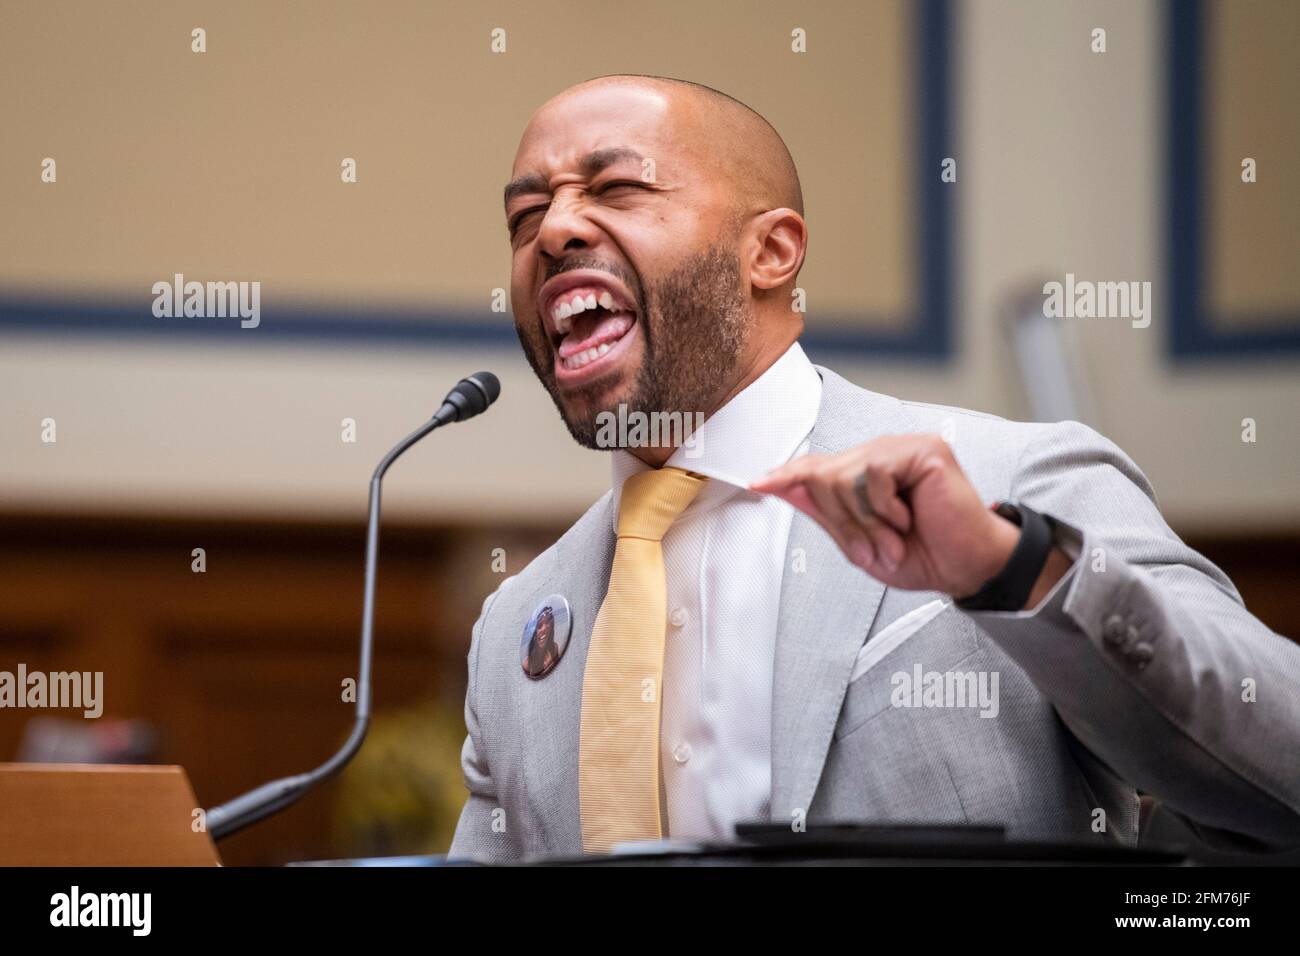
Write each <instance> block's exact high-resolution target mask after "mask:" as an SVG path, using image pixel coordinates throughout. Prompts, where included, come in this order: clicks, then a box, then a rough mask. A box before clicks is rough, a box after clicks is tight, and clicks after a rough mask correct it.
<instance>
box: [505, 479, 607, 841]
mask: <svg viewBox="0 0 1300 956" xmlns="http://www.w3.org/2000/svg"><path fill="white" fill-rule="evenodd" d="M610 507H611V506H610V499H609V497H608V496H606V498H605V499H604V501H603V505H598V506H596V507H593V508H592V509H591V510H590V511H589V512H588V513H587V514H586V515H585V516H584V518H583V519H582V521H581V522H580V525H577V526H575V527H574V528H573V529H572V530H571V532H570V533H569V534H566V535H565V536H564V537H563V538H562V539H561V540H560V541H559V542H558V543H557V544H556V549H555V562H556V566H555V572H554V575H553V576H546V582H545V584H544V585H543V587H544V588H545V590H544V591H541V592H538V593H536V594H532V595H529V596H528V599H527V601H526V602H525V603H524V605H522V607H521V609H520V613H521V623H522V620H526V619H527V617H526V615H528V614H531V613H532V611H533V609H534V608H535V607H536V606H537V604H538V602H540V601H541V600H542V599H544V598H545V597H546V596H547V595H548V594H551V593H560V594H563V595H564V596H565V598H566V599H567V600H568V602H569V611H570V613H571V614H572V616H573V629H572V631H571V632H570V638H569V647H568V649H567V650H566V651H565V654H564V657H563V658H562V659H561V661H560V663H559V664H557V665H556V667H555V670H553V671H552V672H551V673H550V674H548V675H547V676H546V677H544V678H543V679H542V680H540V681H534V682H529V684H531V686H529V684H524V685H521V686H522V692H521V694H520V700H521V712H522V715H523V724H522V730H523V734H524V738H525V754H526V755H527V756H526V757H525V763H524V768H525V769H524V772H525V778H526V780H527V785H528V787H527V789H528V795H527V798H528V802H529V804H530V805H531V806H532V807H533V810H534V813H533V818H534V819H535V820H537V821H538V822H539V823H540V824H541V825H542V827H543V828H544V830H545V836H544V840H543V842H544V844H545V849H544V850H541V849H538V850H535V851H534V852H540V853H547V854H552V855H572V854H578V853H581V852H582V821H581V817H580V816H579V804H578V741H579V739H580V736H581V733H582V679H583V673H584V672H585V670H586V667H587V648H588V646H589V645H590V643H591V631H592V627H593V625H594V624H595V623H596V613H597V612H598V611H599V610H600V605H601V602H602V601H604V600H605V590H606V589H607V587H608V586H609V570H610V565H611V563H612V561H613V556H614V526H613V523H612V515H611V513H610ZM520 677H521V678H523V680H524V681H527V678H526V677H523V675H522V673H521V674H520ZM561 808H563V812H557V811H560V810H561Z"/></svg>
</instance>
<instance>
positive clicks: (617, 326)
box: [548, 284, 636, 382]
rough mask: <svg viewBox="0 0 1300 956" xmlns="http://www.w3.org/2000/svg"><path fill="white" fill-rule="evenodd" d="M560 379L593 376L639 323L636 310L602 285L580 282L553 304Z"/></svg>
mask: <svg viewBox="0 0 1300 956" xmlns="http://www.w3.org/2000/svg"><path fill="white" fill-rule="evenodd" d="M548 308H549V311H550V314H549V319H550V322H549V324H550V326H551V328H552V330H553V341H554V343H555V346H556V351H555V370H556V376H557V378H562V379H565V380H567V381H570V382H573V381H576V380H578V379H583V380H586V379H589V378H591V377H592V376H594V375H595V374H597V373H598V372H600V371H602V370H604V368H605V367H606V366H608V365H610V364H612V362H613V360H614V359H615V358H617V353H619V352H621V351H622V349H620V345H622V344H623V343H624V342H625V341H627V340H628V339H629V338H631V336H630V335H629V333H630V332H631V331H632V329H633V328H634V327H635V325H636V309H635V308H633V307H632V306H630V305H628V304H626V303H624V302H620V301H619V300H618V299H616V298H615V297H614V295H613V293H611V292H610V290H609V289H606V288H604V287H602V286H601V285H597V284H592V285H579V286H574V287H572V288H569V289H566V290H564V291H563V292H561V293H560V294H558V295H556V296H555V297H554V298H553V299H552V300H551V302H550V304H549V306H548Z"/></svg>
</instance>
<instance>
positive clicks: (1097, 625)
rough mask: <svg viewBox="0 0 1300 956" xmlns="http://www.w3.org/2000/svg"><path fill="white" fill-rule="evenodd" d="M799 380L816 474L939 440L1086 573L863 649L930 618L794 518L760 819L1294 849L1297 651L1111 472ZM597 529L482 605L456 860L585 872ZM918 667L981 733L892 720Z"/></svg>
mask: <svg viewBox="0 0 1300 956" xmlns="http://www.w3.org/2000/svg"><path fill="white" fill-rule="evenodd" d="M818 372H819V373H820V374H821V376H822V380H823V392H822V404H821V409H820V411H819V414H818V417H817V422H816V425H815V427H814V429H813V432H812V435H811V437H810V444H811V451H813V452H822V453H827V452H837V451H841V450H843V449H846V448H850V447H852V446H854V445H859V444H861V443H863V442H866V441H869V440H871V439H873V438H876V437H878V436H881V435H888V434H900V433H909V432H943V433H945V434H946V435H948V436H950V437H951V438H952V446H953V449H954V451H955V453H956V456H957V459H958V460H959V461H960V463H961V466H962V468H963V469H964V470H965V472H966V474H967V475H968V476H969V478H970V480H971V481H972V482H973V483H974V485H975V487H976V488H977V489H978V490H979V492H980V494H981V496H982V497H983V498H984V499H986V500H990V501H992V500H1009V501H1023V502H1025V503H1026V504H1028V505H1029V506H1030V507H1032V508H1035V509H1036V510H1039V511H1041V512H1044V513H1046V514H1049V515H1052V516H1053V517H1055V518H1057V519H1058V520H1059V521H1061V522H1062V523H1063V532H1062V533H1063V534H1064V535H1065V538H1064V539H1063V543H1064V544H1065V546H1066V547H1067V550H1074V549H1077V553H1078V555H1079V559H1078V560H1077V561H1076V563H1075V565H1074V567H1073V568H1072V569H1071V571H1070V572H1069V573H1068V574H1067V575H1066V577H1065V579H1063V581H1062V582H1061V584H1060V585H1058V587H1057V588H1056V590H1055V591H1054V592H1053V593H1052V594H1051V595H1050V597H1049V598H1048V599H1047V600H1046V601H1045V602H1044V604H1043V605H1042V606H1040V607H1039V608H1038V609H1036V610H1035V611H1033V612H1020V613H1005V614H1004V613H991V612H990V613H966V612H963V611H961V610H958V609H957V608H955V607H952V606H951V605H949V606H947V607H944V608H943V609H942V610H941V611H939V612H938V613H937V615H936V616H934V617H933V618H932V619H931V620H929V621H928V622H927V623H925V624H924V625H923V626H922V627H920V629H919V630H916V631H915V632H914V633H912V634H911V635H910V636H908V637H906V638H905V639H903V640H901V641H895V639H894V638H895V637H896V636H897V631H898V630H899V629H895V632H893V633H889V632H887V633H886V635H885V640H884V641H882V642H881V643H880V644H877V645H874V646H873V645H872V642H873V640H874V639H875V638H876V636H877V635H879V634H881V632H882V631H885V629H886V628H887V627H888V626H889V625H890V624H891V623H894V622H895V621H897V620H898V619H899V618H900V617H901V616H902V615H904V614H906V613H908V612H909V611H912V610H913V609H917V608H920V607H921V606H922V605H926V604H930V603H931V602H934V601H935V600H936V599H939V598H942V597H943V596H942V595H938V594H934V593H922V592H908V591H899V590H895V589H888V588H886V587H885V586H884V585H882V584H880V583H879V582H878V581H876V580H875V579H873V578H871V577H869V576H868V575H867V574H865V573H864V572H862V571H861V570H860V569H858V568H857V567H855V566H854V565H852V564H850V563H849V561H848V560H847V559H846V558H845V557H844V556H843V555H842V554H841V553H840V551H839V549H838V548H837V547H836V545H835V543H834V542H833V541H832V539H831V538H830V537H829V536H828V535H826V534H825V533H824V532H823V531H822V530H821V529H820V528H819V527H818V526H817V525H816V524H815V523H814V522H813V521H811V520H810V519H808V518H806V517H805V516H804V515H802V514H798V513H797V514H796V515H795V518H794V522H793V525H792V527H791V530H790V537H789V544H788V554H787V559H788V560H787V563H786V566H785V573H784V579H783V583H782V587H781V610H780V617H779V621H778V629H777V640H776V660H775V672H774V679H773V683H774V686H773V693H772V710H771V720H772V795H771V816H772V820H773V821H784V822H791V823H798V822H799V821H801V820H802V821H805V822H807V823H817V822H826V821H834V820H840V821H850V820H851V821H865V822H882V823H883V822H910V823H932V824H952V823H958V824H960V823H992V824H1000V825H1002V826H1004V827H1006V829H1007V831H1008V835H1009V836H1011V837H1014V838H1037V839H1062V840H1080V841H1086V840H1109V841H1113V842H1119V843H1124V844H1132V843H1133V842H1135V841H1136V839H1137V821H1138V797H1137V790H1141V791H1143V792H1145V793H1150V794H1153V795H1155V796H1156V797H1157V798H1158V799H1159V800H1160V801H1162V803H1163V805H1164V806H1165V807H1166V808H1167V809H1169V810H1172V811H1173V812H1175V813H1177V814H1178V815H1179V816H1181V817H1183V818H1184V819H1185V820H1187V821H1188V822H1189V823H1190V824H1191V825H1192V826H1193V827H1194V828H1195V829H1196V831H1197V832H1198V834H1199V835H1200V836H1201V837H1202V838H1203V839H1206V840H1207V841H1209V842H1210V843H1211V844H1213V845H1216V846H1221V847H1225V848H1240V849H1250V848H1260V847H1290V846H1296V845H1300V646H1297V645H1296V644H1293V643H1291V642H1290V641H1289V640H1287V639H1286V638H1283V637H1280V636H1278V635H1277V634H1274V633H1273V632H1272V631H1270V630H1268V629H1267V628H1266V627H1264V626H1263V625H1262V624H1261V623H1260V622H1259V621H1258V620H1256V619H1255V618H1254V617H1252V616H1251V615H1250V614H1249V613H1248V612H1247V611H1246V609H1245V608H1244V607H1243V606H1242V603H1241V599H1240V597H1239V596H1238V594H1237V592H1236V590H1235V589H1234V587H1233V586H1232V583H1231V582H1230V581H1229V580H1228V579H1227V578H1226V577H1225V576H1224V574H1223V573H1222V572H1221V571H1220V570H1219V569H1218V568H1216V567H1215V566H1214V565H1212V564H1211V563H1210V562H1209V561H1207V560H1206V559H1205V558H1203V557H1201V556H1200V555H1199V554H1197V553H1196V552H1195V551H1192V550H1191V549H1190V548H1188V547H1187V546H1186V545H1184V544H1183V543H1182V542H1181V541H1180V540H1179V539H1178V537H1177V536H1176V535H1175V534H1174V533H1173V532H1172V531H1171V530H1170V529H1169V527H1168V526H1167V525H1166V524H1165V522H1164V520H1163V519H1162V518H1161V516H1160V512H1159V511H1158V510H1157V507H1156V504H1155V501H1154V498H1153V496H1152V491H1151V487H1150V485H1149V484H1148V482H1147V481H1146V479H1145V477H1144V476H1143V475H1142V473H1141V472H1140V471H1139V470H1138V468H1137V466H1136V465H1134V463H1133V462H1132V461H1131V460H1130V459H1129V458H1128V456H1126V455H1125V454H1124V453H1123V452H1122V451H1120V450H1119V449H1118V448H1117V447H1116V446H1115V445H1113V444H1111V443H1110V442H1108V441H1107V440H1106V439H1104V438H1102V437H1101V436H1100V435H1098V434H1097V433H1095V432H1093V431H1092V430H1091V429H1089V428H1087V427H1085V426H1083V425H1080V424H1078V423H1075V422H1064V423H1060V424H1048V425H1043V424H1025V423H1017V422H1008V421H1005V420H1003V419H999V418H996V417H993V416H989V415H982V414H979V413H976V412H970V411H965V410H962V409H956V408H944V407H939V406H931V405H923V404H917V403H913V402H903V401H899V400H897V399H894V398H890V397H888V396H885V395H878V394H875V393H872V392H869V391H866V390H864V389H861V388H858V387H856V386H854V385H852V384H850V383H848V382H846V381H845V380H844V379H842V378H840V377H839V376H838V375H836V374H834V373H833V372H830V371H828V370H826V369H822V368H819V369H818ZM611 507H612V505H611V495H609V494H606V495H605V496H604V497H602V498H601V499H600V500H599V501H597V502H596V504H595V505H593V506H592V508H591V509H590V510H588V511H587V513H586V514H584V515H583V516H582V517H581V518H580V519H579V520H578V521H577V523H576V524H574V525H573V527H572V528H570V529H569V531H568V532H566V533H565V535H564V536H563V537H562V538H560V540H559V541H557V542H556V543H555V545H554V546H553V547H551V548H550V549H549V550H548V551H546V552H545V553H544V554H542V555H541V556H539V557H538V558H537V559H536V560H535V561H533V562H532V563H531V564H530V565H529V566H528V567H527V568H525V569H524V570H523V571H522V572H520V573H519V574H518V575H516V576H515V577H513V578H509V579H507V580H506V581H505V582H503V583H502V584H501V586H500V587H499V588H498V589H497V590H496V592H495V593H494V594H492V595H491V596H490V597H489V598H488V599H487V600H486V601H485V602H484V605H483V613H482V615H481V616H480V618H479V620H478V623H477V624H475V626H474V631H473V642H472V645H471V647H470V651H469V689H468V692H467V694H466V698H465V722H466V725H467V727H468V730H469V733H468V736H467V738H466V740H465V746H464V751H463V757H462V764H463V770H464V775H465V784H466V786H467V788H468V789H469V794H470V795H469V799H468V801H467V802H466V804H465V808H464V810H463V812H462V814H461V818H460V822H459V824H458V826H457V828H456V835H455V839H454V841H453V843H452V847H451V851H450V853H451V855H452V856H453V857H470V858H474V859H478V860H483V861H512V860H520V859H524V858H528V857H534V856H551V855H567V856H572V855H577V854H579V853H581V848H582V841H581V826H580V820H579V806H578V736H579V720H580V716H581V706H582V678H583V669H584V666H585V663H586V655H587V644H588V641H589V639H590V636H591V629H592V625H593V623H594V621H595V618H596V612H597V611H598V610H599V608H600V604H601V601H602V600H603V598H604V595H605V589H606V585H607V583H608V579H609V568H610V562H611V560H612V557H613V546H614V537H613V533H612V528H613V520H612V518H613V516H612V514H611V510H610V509H611ZM555 592H559V593H561V594H563V595H565V596H566V597H567V598H568V600H569V602H570V605H571V609H572V614H573V630H572V637H571V643H570V645H569V648H568V650H567V653H566V654H565V656H564V659H563V660H562V661H561V662H560V664H559V665H558V666H557V667H556V669H555V671H554V672H553V673H551V674H550V675H549V676H548V677H547V678H546V679H544V680H539V681H533V680H529V679H528V678H527V677H526V676H525V675H524V673H523V671H522V670H521V668H520V665H519V645H520V639H521V636H522V628H523V625H524V622H525V621H527V619H528V617H529V615H530V614H531V613H532V612H533V610H534V609H535V608H536V607H537V605H538V603H539V602H540V601H541V600H542V598H544V597H545V596H546V595H548V594H551V593H555ZM938 607H939V605H932V608H931V610H937V609H938ZM895 645H896V646H895ZM880 651H884V653H883V654H881V653H879V652H880ZM860 655H866V657H867V659H866V660H863V659H861V658H860ZM871 657H879V660H877V661H876V662H875V663H874V664H871V666H868V667H867V668H866V670H865V672H864V673H860V674H859V675H858V676H856V678H854V671H855V663H858V664H860V665H861V664H863V663H868V664H870V658H871ZM918 665H919V673H921V674H925V673H928V672H937V673H938V674H940V675H945V674H946V675H957V676H958V677H959V678H961V677H962V676H963V675H975V677H976V678H978V677H979V676H980V675H983V679H984V680H985V687H986V688H989V689H991V688H992V686H993V685H992V683H991V678H993V677H994V676H995V675H996V680H997V685H996V687H997V709H996V716H981V710H980V709H979V708H977V707H971V706H966V707H960V706H943V707H939V706H921V707H917V706H905V705H907V704H915V703H917V702H918V701H921V698H920V696H919V695H918V696H916V697H913V696H911V694H910V693H909V692H907V690H906V681H905V680H904V678H903V677H901V676H899V675H908V678H910V677H912V676H914V675H916V674H918ZM858 670H859V671H861V670H862V668H861V667H859V668H858ZM956 683H957V684H960V683H961V680H958V681H956ZM966 686H967V687H972V688H973V686H974V684H973V683H970V684H967V685H966ZM900 688H903V689H900ZM931 700H932V701H939V700H942V701H944V702H946V703H959V702H960V698H959V697H954V696H950V697H948V698H939V697H935V698H931ZM990 709H991V708H987V707H985V708H983V713H985V714H986V715H988V714H989V711H990Z"/></svg>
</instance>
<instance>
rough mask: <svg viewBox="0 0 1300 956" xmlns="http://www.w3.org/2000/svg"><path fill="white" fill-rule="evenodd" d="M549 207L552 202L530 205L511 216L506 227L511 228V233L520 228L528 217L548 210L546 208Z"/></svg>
mask: <svg viewBox="0 0 1300 956" xmlns="http://www.w3.org/2000/svg"><path fill="white" fill-rule="evenodd" d="M549 208H550V203H547V204H546V205H545V206H529V207H528V208H527V209H521V210H520V211H519V212H517V213H515V214H514V215H513V216H511V217H510V219H509V220H508V221H507V222H506V228H507V229H509V230H510V232H511V233H513V232H514V231H515V230H516V229H518V228H519V227H520V226H521V225H522V224H523V221H524V220H525V219H526V218H527V217H529V216H531V215H533V214H534V213H542V212H546V210H547V209H549Z"/></svg>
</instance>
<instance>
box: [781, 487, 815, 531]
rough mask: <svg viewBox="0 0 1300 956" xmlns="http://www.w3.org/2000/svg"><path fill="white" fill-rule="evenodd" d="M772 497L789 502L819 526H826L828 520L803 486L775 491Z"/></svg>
mask: <svg viewBox="0 0 1300 956" xmlns="http://www.w3.org/2000/svg"><path fill="white" fill-rule="evenodd" d="M772 495H773V497H776V498H780V499H781V500H782V501H785V502H788V503H789V504H791V505H793V506H794V507H796V508H798V509H799V510H800V511H802V512H803V513H804V514H806V515H807V516H808V517H809V518H812V519H813V521H816V522H817V523H818V524H819V525H822V526H825V525H826V518H825V517H824V516H823V515H822V513H821V510H820V509H819V508H818V507H817V503H816V502H814V501H813V499H812V495H810V494H809V493H808V489H807V488H805V487H804V486H803V485H795V486H794V487H793V488H788V489H783V490H781V491H773V492H772Z"/></svg>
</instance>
